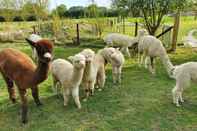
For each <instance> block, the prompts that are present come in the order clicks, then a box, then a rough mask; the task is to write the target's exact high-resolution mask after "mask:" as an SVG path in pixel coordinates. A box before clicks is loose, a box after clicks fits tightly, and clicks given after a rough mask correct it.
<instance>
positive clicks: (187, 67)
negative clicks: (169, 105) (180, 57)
mask: <svg viewBox="0 0 197 131" xmlns="http://www.w3.org/2000/svg"><path fill="white" fill-rule="evenodd" d="M173 77H174V78H175V79H176V85H175V87H174V88H173V89H172V96H173V103H174V104H176V106H180V103H179V102H184V100H183V97H182V93H183V91H184V89H186V88H187V87H190V84H191V82H194V83H196V82H197V62H187V63H184V64H181V65H178V66H175V69H174V71H173ZM179 100H180V101H179Z"/></svg>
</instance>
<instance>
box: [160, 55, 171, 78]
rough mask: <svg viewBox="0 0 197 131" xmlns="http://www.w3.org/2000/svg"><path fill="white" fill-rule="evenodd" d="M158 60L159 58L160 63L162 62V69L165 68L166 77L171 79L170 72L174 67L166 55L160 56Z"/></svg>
mask: <svg viewBox="0 0 197 131" xmlns="http://www.w3.org/2000/svg"><path fill="white" fill-rule="evenodd" d="M160 58H161V61H162V63H163V65H164V67H165V68H166V70H167V72H168V75H169V76H170V77H171V76H172V71H173V69H174V66H173V64H172V63H171V61H170V59H169V57H168V55H167V53H165V55H161V56H160Z"/></svg>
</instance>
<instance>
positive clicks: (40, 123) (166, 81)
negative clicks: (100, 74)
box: [0, 41, 197, 131]
mask: <svg viewBox="0 0 197 131" xmlns="http://www.w3.org/2000/svg"><path fill="white" fill-rule="evenodd" d="M90 43H91V42H90ZM97 43H100V42H99V41H97ZM5 47H13V48H17V49H20V50H22V51H24V52H26V53H28V54H29V55H30V54H31V50H30V47H29V46H28V45H27V44H26V43H18V44H2V43H1V44H0V49H3V48H5ZM86 47H91V48H92V49H94V50H97V49H99V48H100V47H102V45H100V44H97V46H92V45H91V44H86V45H82V46H80V47H55V51H54V55H55V58H59V57H60V58H66V57H67V56H69V55H72V54H75V53H77V52H79V51H81V50H82V49H83V48H86ZM170 57H171V59H172V62H173V63H174V64H180V63H184V62H187V61H196V60H197V54H196V53H195V52H193V51H192V50H191V49H181V48H179V49H178V50H177V52H176V53H174V54H171V55H170ZM51 85H52V80H51V76H49V78H48V80H46V81H45V82H43V83H42V84H41V85H40V97H41V100H42V102H43V104H44V105H43V106H42V107H36V105H35V103H34V102H33V100H32V97H31V95H30V92H29V123H28V124H27V125H25V126H24V125H23V126H22V125H21V123H20V100H19V99H18V103H17V104H12V103H11V102H10V101H9V99H8V93H7V89H6V86H5V83H4V81H3V80H2V77H1V76H0V130H1V131H21V130H22V131H23V130H27V131H70V130H74V131H96V130H98V131H110V130H111V131H127V130H137V131H139V130H146V131H153V130H155V131H159V130H165V131H172V130H178V131H181V130H183V131H191V130H193V131H195V130H197V117H196V115H197V104H196V103H197V95H196V92H197V88H189V89H188V90H186V91H185V92H184V98H185V99H186V102H185V103H184V104H183V106H182V107H180V108H177V107H175V106H174V105H173V104H172V100H171V99H172V98H171V89H172V88H173V86H174V85H175V81H174V80H172V79H170V78H168V76H167V73H166V72H165V70H164V68H163V66H161V65H160V62H157V74H156V75H155V76H152V75H151V74H150V73H149V72H148V71H147V70H145V69H143V68H139V67H138V66H137V64H136V59H127V61H126V64H125V66H124V69H123V81H122V84H121V85H113V84H112V76H111V67H110V66H108V68H107V80H106V85H105V89H104V91H102V92H98V91H97V92H96V94H95V96H93V97H91V98H90V99H89V101H87V102H82V109H81V110H78V109H77V108H76V107H75V104H74V101H73V100H72V99H70V102H69V105H68V107H64V106H63V99H62V98H61V97H58V96H56V95H55V94H54V93H53V92H52V89H51ZM194 86H195V85H193V87H194ZM80 94H81V96H82V92H81V93H80Z"/></svg>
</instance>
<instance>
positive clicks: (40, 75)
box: [34, 61, 49, 84]
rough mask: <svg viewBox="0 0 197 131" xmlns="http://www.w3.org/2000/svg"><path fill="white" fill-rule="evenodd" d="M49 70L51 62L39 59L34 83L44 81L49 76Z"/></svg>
mask: <svg viewBox="0 0 197 131" xmlns="http://www.w3.org/2000/svg"><path fill="white" fill-rule="evenodd" d="M48 70H49V63H45V62H41V61H39V62H38V66H37V68H36V70H35V75H34V83H35V84H39V83H41V82H43V81H44V80H45V79H46V78H47V75H48Z"/></svg>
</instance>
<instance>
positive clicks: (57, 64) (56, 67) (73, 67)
mask: <svg viewBox="0 0 197 131" xmlns="http://www.w3.org/2000/svg"><path fill="white" fill-rule="evenodd" d="M69 59H70V60H71V61H72V63H70V62H69V61H66V60H64V59H56V60H54V61H53V62H52V64H51V71H52V76H53V81H54V86H53V87H54V88H57V83H58V82H60V83H61V85H62V86H63V96H64V105H65V106H66V105H67V103H68V98H69V94H70V92H72V96H73V98H74V100H75V103H76V105H77V107H78V108H81V104H80V100H79V85H80V83H81V81H82V77H83V73H84V68H85V57H84V56H83V55H81V54H76V55H75V56H71V57H69Z"/></svg>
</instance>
